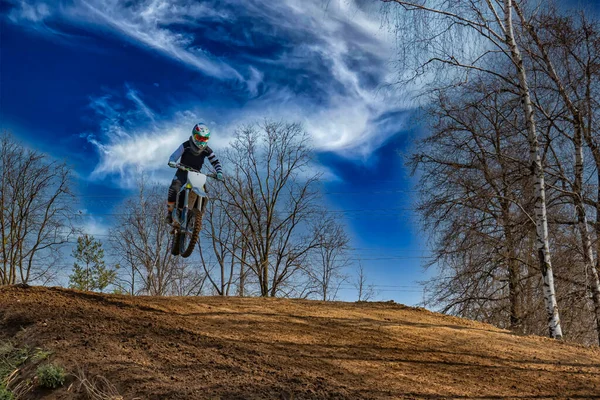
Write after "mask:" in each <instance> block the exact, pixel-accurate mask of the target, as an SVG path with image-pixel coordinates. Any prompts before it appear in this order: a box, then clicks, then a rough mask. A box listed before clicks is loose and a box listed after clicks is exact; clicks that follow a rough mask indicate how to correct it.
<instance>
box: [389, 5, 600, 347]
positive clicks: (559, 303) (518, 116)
mask: <svg viewBox="0 0 600 400" xmlns="http://www.w3.org/2000/svg"><path fill="white" fill-rule="evenodd" d="M386 3H388V4H387V7H386V8H385V12H386V18H388V20H389V21H390V22H393V23H394V25H393V27H394V29H396V31H397V33H398V34H399V35H402V42H401V44H400V50H401V53H400V54H401V56H402V57H403V59H402V61H403V63H402V67H403V71H404V75H403V76H402V77H401V79H400V81H401V82H402V83H404V84H409V83H410V84H413V85H414V84H418V85H420V87H421V91H420V94H421V95H422V96H423V99H424V100H425V104H426V106H425V107H424V112H423V119H424V121H425V122H426V124H427V126H428V127H429V130H428V133H427V134H426V135H424V137H422V138H421V139H420V140H419V141H418V143H417V144H416V146H415V148H414V151H413V153H412V155H411V157H410V160H409V165H410V166H411V167H412V168H413V170H414V171H415V172H416V173H418V174H419V176H420V186H419V189H420V200H419V204H418V211H419V213H420V215H421V217H422V220H423V222H424V227H425V229H426V231H427V232H428V233H429V235H430V238H431V243H432V247H433V251H434V254H435V261H434V262H432V263H431V264H430V266H434V265H435V266H436V268H437V271H438V273H437V275H436V276H435V278H433V279H431V280H430V281H428V283H427V287H428V296H427V304H428V305H430V306H432V307H437V308H438V309H440V310H441V311H443V312H448V313H452V314H456V315H460V316H464V317H468V318H473V319H478V320H482V321H486V322H490V323H493V324H495V325H498V326H501V327H506V328H509V329H511V330H513V331H516V332H520V333H525V334H527V333H534V334H544V333H545V334H548V335H549V336H551V337H554V338H561V337H563V336H565V337H567V338H569V339H570V340H575V341H580V342H583V343H596V344H598V343H599V341H600V280H599V275H598V270H599V269H600V264H599V260H598V253H599V250H600V240H599V239H600V212H599V211H600V209H599V207H600V186H599V182H600V180H599V177H600V176H599V174H600V172H599V171H600V168H599V167H600V148H599V147H598V146H599V145H600V141H599V140H600V139H599V136H598V100H597V99H598V98H599V97H598V95H599V93H598V89H599V85H598V83H599V79H598V77H599V73H600V25H599V24H598V21H597V19H595V18H593V17H590V16H589V15H587V14H586V13H585V12H584V11H583V10H580V11H577V10H575V11H574V10H567V11H565V10H561V9H558V8H557V5H555V4H553V3H552V2H547V1H544V2H530V1H527V2H526V1H521V0H502V1H499V0H481V1H479V0H456V1H437V2H432V1H423V0H419V1H402V0H390V1H386ZM404 57H406V58H404Z"/></svg>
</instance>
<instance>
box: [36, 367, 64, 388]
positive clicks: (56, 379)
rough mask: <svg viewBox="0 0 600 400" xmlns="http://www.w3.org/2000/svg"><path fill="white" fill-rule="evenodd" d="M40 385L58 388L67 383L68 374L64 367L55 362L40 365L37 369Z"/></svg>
mask: <svg viewBox="0 0 600 400" xmlns="http://www.w3.org/2000/svg"><path fill="white" fill-rule="evenodd" d="M36 375H37V377H38V380H39V382H40V386H42V387H46V388H51V389H56V388H57V387H59V386H62V385H64V384H65V379H66V377H67V374H66V373H65V370H64V369H63V368H62V367H59V366H57V365H54V364H44V365H40V366H39V367H38V369H37V371H36Z"/></svg>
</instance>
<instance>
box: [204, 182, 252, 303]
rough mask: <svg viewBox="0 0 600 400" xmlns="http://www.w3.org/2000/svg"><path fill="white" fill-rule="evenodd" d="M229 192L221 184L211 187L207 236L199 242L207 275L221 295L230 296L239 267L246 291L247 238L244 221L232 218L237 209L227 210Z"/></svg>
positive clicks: (206, 215)
mask: <svg viewBox="0 0 600 400" xmlns="http://www.w3.org/2000/svg"><path fill="white" fill-rule="evenodd" d="M228 196H229V193H227V191H226V190H225V189H224V188H223V186H222V185H220V184H217V185H214V186H213V187H212V188H211V192H210V199H209V201H208V203H207V204H208V205H207V208H206V214H205V216H204V221H205V223H204V230H203V240H202V242H201V243H200V246H198V250H199V253H200V258H201V260H202V265H203V267H204V271H205V273H206V276H207V278H208V280H209V282H210V283H211V285H212V286H213V289H214V290H215V291H216V293H217V294H218V295H219V296H229V294H230V291H231V288H232V286H233V285H234V279H235V276H236V271H237V270H240V272H239V273H238V274H237V276H238V279H239V282H238V284H241V288H242V289H241V293H242V295H243V290H244V289H243V288H244V276H242V273H243V266H242V265H243V263H244V262H245V261H244V257H243V255H242V252H243V251H244V249H243V244H244V242H245V239H244V235H243V233H242V232H241V231H240V228H239V226H240V224H236V223H234V222H233V219H232V218H231V217H232V216H234V215H235V214H236V212H235V209H234V210H230V211H229V213H227V212H226V210H225V208H226V207H227V203H228V200H227V198H228ZM236 219H237V218H236ZM242 226H243V225H242ZM212 264H214V265H216V267H217V272H218V274H217V275H218V279H217V278H216V277H213V276H212V274H211V272H212V271H213V270H214V269H212V268H210V267H209V265H212Z"/></svg>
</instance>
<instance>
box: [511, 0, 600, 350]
mask: <svg viewBox="0 0 600 400" xmlns="http://www.w3.org/2000/svg"><path fill="white" fill-rule="evenodd" d="M515 8H516V11H517V13H518V15H519V17H520V18H521V22H522V23H523V24H524V25H525V26H526V28H527V30H528V31H529V33H530V35H531V37H532V38H533V40H534V41H535V43H536V45H537V46H538V48H539V50H540V52H541V53H542V57H543V60H544V62H545V64H546V67H547V68H548V72H549V75H550V78H551V79H552V80H553V81H554V83H555V84H556V86H557V88H558V92H559V94H560V96H561V97H562V98H563V100H564V102H565V104H566V105H567V108H568V109H569V111H570V112H571V115H572V117H573V144H574V146H575V182H574V185H573V186H574V187H573V192H574V193H573V196H572V197H573V204H574V205H575V209H576V210H577V222H578V228H579V233H580V235H581V244H582V249H583V257H584V268H585V271H586V276H588V275H587V274H588V273H590V274H591V279H590V280H588V281H589V285H590V288H591V291H592V299H593V302H594V312H595V313H594V318H595V320H596V333H597V335H598V343H599V344H600V279H599V277H598V270H597V268H596V264H595V262H594V252H593V249H592V240H591V238H590V232H589V228H588V224H587V215H586V211H585V205H584V202H583V161H584V156H583V129H584V126H583V125H584V123H583V120H582V118H581V113H580V112H579V109H578V108H577V106H576V105H575V104H574V103H573V101H571V98H570V97H569V94H568V92H567V90H566V89H565V86H564V85H563V83H562V81H561V79H560V77H559V76H558V73H557V72H556V69H555V68H554V64H553V63H552V60H551V59H550V56H549V55H548V52H547V51H546V48H545V47H544V44H543V43H542V42H541V40H540V38H539V36H538V35H537V32H536V31H535V30H534V29H533V27H532V26H531V25H528V24H527V21H526V19H525V16H524V15H523V13H522V11H521V9H520V8H519V7H515Z"/></svg>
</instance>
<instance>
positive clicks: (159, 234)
mask: <svg viewBox="0 0 600 400" xmlns="http://www.w3.org/2000/svg"><path fill="white" fill-rule="evenodd" d="M121 210H122V213H119V218H118V221H117V224H116V226H115V228H113V229H112V230H111V233H110V235H111V242H112V247H113V249H114V250H115V251H116V252H117V254H118V255H119V256H120V257H122V260H121V262H120V265H121V266H123V267H124V269H126V270H129V271H130V277H129V278H130V279H131V281H130V283H129V290H128V291H129V292H130V293H132V294H137V293H140V292H141V293H147V294H150V295H153V296H161V295H167V294H169V291H170V289H171V288H172V285H173V282H174V280H175V278H176V274H177V273H179V272H181V268H183V266H182V265H181V263H182V262H183V261H181V260H180V259H179V257H172V256H171V253H170V240H171V235H170V234H169V230H170V229H169V228H170V227H169V226H168V225H167V224H166V221H165V220H164V190H163V188H162V187H160V186H158V185H153V186H150V187H147V186H146V184H145V182H144V179H143V178H141V179H140V180H139V182H138V194H137V196H135V197H132V198H130V199H128V200H127V201H125V203H124V204H123V205H122V206H121ZM136 278H139V280H140V281H141V287H139V286H135V284H134V282H135V280H136Z"/></svg>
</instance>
